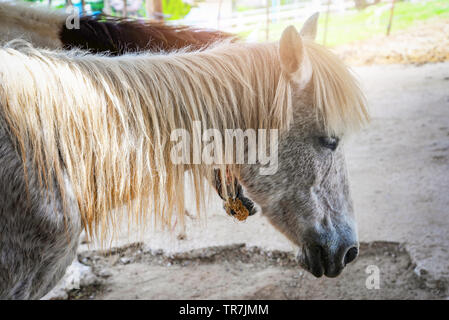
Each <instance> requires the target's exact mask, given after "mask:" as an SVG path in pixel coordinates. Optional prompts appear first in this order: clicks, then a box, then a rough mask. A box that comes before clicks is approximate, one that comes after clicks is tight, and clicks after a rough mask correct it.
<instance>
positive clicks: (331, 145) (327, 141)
mask: <svg viewBox="0 0 449 320" xmlns="http://www.w3.org/2000/svg"><path fill="white" fill-rule="evenodd" d="M319 141H320V144H321V146H323V147H325V148H328V149H331V150H332V151H334V150H335V149H337V146H338V138H336V137H320V138H319Z"/></svg>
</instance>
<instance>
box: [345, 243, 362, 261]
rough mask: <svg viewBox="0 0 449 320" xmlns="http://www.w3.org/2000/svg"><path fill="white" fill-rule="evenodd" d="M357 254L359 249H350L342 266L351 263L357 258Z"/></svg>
mask: <svg viewBox="0 0 449 320" xmlns="http://www.w3.org/2000/svg"><path fill="white" fill-rule="evenodd" d="M358 253H359V249H357V247H352V248H350V249H349V250H348V251H347V252H346V255H345V259H344V264H345V265H347V264H348V263H350V262H352V261H354V260H355V258H357V255H358Z"/></svg>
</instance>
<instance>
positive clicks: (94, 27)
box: [0, 0, 237, 55]
mask: <svg viewBox="0 0 449 320" xmlns="http://www.w3.org/2000/svg"><path fill="white" fill-rule="evenodd" d="M74 19H78V21H77V22H76V23H75V20H74ZM17 38H23V39H24V40H27V41H28V42H31V43H32V44H33V45H34V46H36V47H41V48H50V49H59V48H64V49H66V50H70V49H73V48H77V49H83V50H89V51H90V52H92V53H100V52H102V53H103V52H107V53H108V54H110V55H119V54H124V53H128V52H133V51H134V52H137V51H142V50H146V51H148V50H149V51H170V50H175V49H184V48H188V49H189V50H198V49H201V48H204V47H207V46H208V45H210V44H212V43H214V42H216V41H218V40H223V39H233V40H237V36H235V35H233V34H230V33H226V32H222V31H218V30H213V29H202V28H195V27H191V26H174V25H167V24H164V23H161V22H155V21H150V20H144V19H130V18H120V17H113V16H108V15H106V14H99V15H83V16H81V17H78V16H75V14H74V13H69V12H65V11H63V10H48V8H47V7H43V6H39V5H30V4H28V3H23V2H11V1H9V0H8V1H5V0H0V41H4V42H6V41H9V40H14V39H17Z"/></svg>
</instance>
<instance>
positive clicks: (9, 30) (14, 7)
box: [0, 1, 67, 49]
mask: <svg viewBox="0 0 449 320" xmlns="http://www.w3.org/2000/svg"><path fill="white" fill-rule="evenodd" d="M66 18H67V15H66V14H65V13H63V12H61V11H56V12H54V11H52V12H47V11H44V8H37V7H35V6H30V5H25V4H12V3H8V2H2V1H0V39H1V41H2V42H3V41H10V40H13V39H17V38H21V39H25V40H27V41H29V42H31V43H32V44H33V45H34V46H36V47H46V48H51V49H57V48H61V47H62V43H61V41H60V40H59V33H60V32H61V29H62V26H63V24H64V22H65V20H66Z"/></svg>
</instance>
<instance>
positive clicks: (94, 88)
mask: <svg viewBox="0 0 449 320" xmlns="http://www.w3.org/2000/svg"><path fill="white" fill-rule="evenodd" d="M306 46H307V50H308V51H309V56H311V61H312V67H313V85H314V89H315V96H316V97H315V106H316V109H317V111H320V110H321V111H320V112H322V113H323V115H324V117H325V120H326V123H327V125H328V126H335V129H337V128H341V127H355V126H359V125H361V124H362V123H363V121H364V120H365V118H366V111H365V106H364V99H363V95H362V93H361V91H360V90H359V88H358V86H357V84H356V81H355V80H354V78H353V77H352V75H351V74H350V73H349V71H348V70H347V69H346V67H344V66H343V64H342V63H341V62H340V61H339V60H338V59H337V58H335V57H334V56H333V55H332V54H330V53H328V52H327V50H326V49H324V48H322V47H320V46H317V45H314V44H311V43H308V42H306ZM328 59H330V60H328ZM330 63H337V64H338V66H330ZM280 70H281V69H280V66H279V56H278V48H277V45H276V44H241V43H240V44H233V43H229V42H224V43H221V44H217V45H215V46H214V47H212V48H210V49H208V50H204V51H200V52H183V51H180V52H177V53H171V54H159V55H149V54H128V55H124V56H120V57H107V56H99V55H90V54H85V53H81V52H78V51H71V52H62V51H56V52H55V51H47V50H37V49H34V48H32V47H31V46H29V45H28V44H27V43H25V42H23V41H14V42H11V43H9V44H7V45H6V46H5V47H3V48H1V49H0V108H1V109H0V114H2V115H3V117H4V119H5V121H6V123H7V124H8V127H9V128H10V132H11V134H12V136H13V138H14V139H15V140H16V141H17V148H18V150H20V151H21V154H22V157H23V159H24V161H26V157H28V156H31V157H32V158H33V160H34V163H35V164H36V167H37V171H38V172H39V173H40V174H41V179H42V181H43V183H44V184H45V185H46V186H47V187H50V188H51V187H52V184H53V183H52V181H54V180H55V181H56V184H57V185H58V187H59V189H60V190H61V194H62V195H63V198H64V195H65V193H66V192H67V190H65V187H64V186H65V184H64V177H65V174H66V175H67V176H68V178H69V180H70V182H71V185H72V188H73V192H74V194H75V196H76V199H77V201H78V206H79V209H80V212H81V217H82V221H83V223H84V226H85V228H86V230H87V231H88V232H89V233H90V234H93V235H95V234H98V233H99V230H101V231H102V232H105V231H106V230H108V229H111V227H110V225H109V224H110V223H111V224H112V226H115V225H116V223H117V219H118V218H117V216H119V215H113V214H111V211H112V210H113V209H117V208H123V209H124V210H126V211H128V212H129V213H130V215H131V216H132V217H134V218H135V219H136V220H137V221H140V220H141V219H145V218H146V217H147V216H148V215H149V213H151V212H152V213H153V217H154V219H155V220H156V221H159V222H161V223H162V224H165V225H169V224H170V223H171V221H172V213H173V212H176V213H177V215H178V218H179V221H181V223H182V221H183V215H184V179H185V178H184V171H185V170H186V169H190V170H191V171H192V177H193V178H192V179H193V186H194V187H195V194H196V199H197V203H201V202H202V201H204V192H203V190H204V188H203V187H204V185H203V183H204V177H206V180H209V181H212V179H213V170H212V169H211V167H210V166H207V165H203V164H201V165H194V164H191V165H189V164H186V165H175V164H173V163H172V162H171V160H170V159H171V158H170V143H169V141H170V133H171V132H172V131H173V130H174V129H179V128H182V129H186V130H187V131H189V132H192V131H193V128H192V124H193V121H194V120H198V121H201V122H202V124H203V128H217V129H219V130H223V129H224V128H228V129H232V128H240V129H242V130H245V129H247V128H279V129H282V130H286V129H288V125H289V122H290V120H291V119H290V117H291V108H292V102H291V100H290V99H289V97H290V93H291V90H292V88H291V84H290V82H289V80H288V78H287V77H286V76H284V75H283V74H282V72H281V71H280ZM342 90H347V91H346V92H344V91H342ZM331 129H333V128H331ZM26 150H31V154H28V153H27V152H26ZM221 169H223V170H222V171H223V172H225V169H226V168H224V167H223V168H221ZM232 169H236V168H232ZM112 229H114V228H112ZM101 236H104V234H101Z"/></svg>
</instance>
